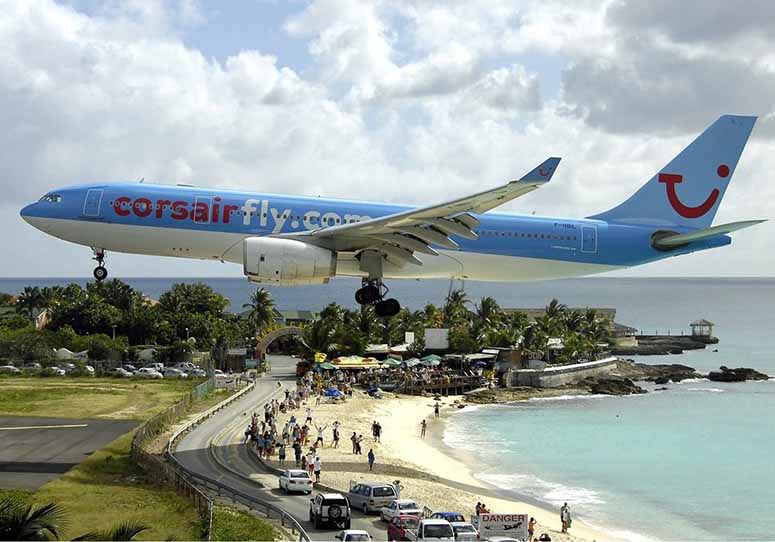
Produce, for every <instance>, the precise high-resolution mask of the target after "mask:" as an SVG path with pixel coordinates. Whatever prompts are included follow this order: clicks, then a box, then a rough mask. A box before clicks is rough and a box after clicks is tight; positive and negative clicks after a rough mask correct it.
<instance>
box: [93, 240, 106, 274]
mask: <svg viewBox="0 0 775 542" xmlns="http://www.w3.org/2000/svg"><path fill="white" fill-rule="evenodd" d="M92 259H93V260H95V261H96V262H97V267H95V268H94V272H93V273H92V274H93V275H94V278H95V280H96V281H97V282H102V281H103V280H105V279H106V278H108V270H107V269H106V268H105V265H104V264H105V251H104V250H102V249H101V248H95V249H94V258H92Z"/></svg>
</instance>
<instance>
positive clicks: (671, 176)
mask: <svg viewBox="0 0 775 542" xmlns="http://www.w3.org/2000/svg"><path fill="white" fill-rule="evenodd" d="M716 173H717V174H718V176H719V177H721V178H722V179H725V178H726V177H728V176H729V166H727V165H726V164H721V165H720V166H719V167H718V168H717V169H716ZM659 182H660V183H665V185H666V190H667V199H668V201H669V202H670V205H671V206H672V207H673V210H675V212H676V213H678V214H679V215H681V216H682V217H684V218H700V217H701V216H704V215H705V214H707V212H708V211H710V210H711V209H712V208H713V206H714V205H715V204H716V201H717V200H718V197H719V195H720V194H721V192H720V191H719V189H718V188H714V189H713V190H712V191H711V192H710V194H709V195H708V197H707V199H706V200H705V201H704V202H702V203H701V204H699V205H697V206H694V207H692V206H689V205H686V204H684V203H683V202H682V201H681V199H680V198H679V197H678V194H677V193H676V190H675V185H676V184H678V183H681V182H683V175H676V174H675V173H660V174H659Z"/></svg>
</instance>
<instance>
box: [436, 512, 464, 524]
mask: <svg viewBox="0 0 775 542" xmlns="http://www.w3.org/2000/svg"><path fill="white" fill-rule="evenodd" d="M431 518H432V519H446V520H447V521H449V522H450V523H465V521H466V518H465V516H464V515H463V514H461V513H460V512H434V513H433V514H431Z"/></svg>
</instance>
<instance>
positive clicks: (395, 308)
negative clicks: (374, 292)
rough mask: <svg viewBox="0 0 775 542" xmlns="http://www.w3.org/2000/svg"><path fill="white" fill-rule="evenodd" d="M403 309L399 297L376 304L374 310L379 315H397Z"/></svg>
mask: <svg viewBox="0 0 775 542" xmlns="http://www.w3.org/2000/svg"><path fill="white" fill-rule="evenodd" d="M400 310H401V304H400V303H399V302H398V300H397V299H393V298H390V299H386V300H384V301H380V302H379V303H376V304H375V305H374V312H375V313H377V316H379V317H382V318H384V317H388V316H395V315H396V314H398V312H399V311H400Z"/></svg>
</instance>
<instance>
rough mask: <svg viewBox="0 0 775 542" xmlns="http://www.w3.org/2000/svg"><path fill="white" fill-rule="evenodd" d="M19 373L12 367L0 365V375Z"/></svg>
mask: <svg viewBox="0 0 775 542" xmlns="http://www.w3.org/2000/svg"><path fill="white" fill-rule="evenodd" d="M19 373H21V371H20V370H19V369H18V368H16V367H14V366H13V365H0V374H8V375H18V374H19Z"/></svg>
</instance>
